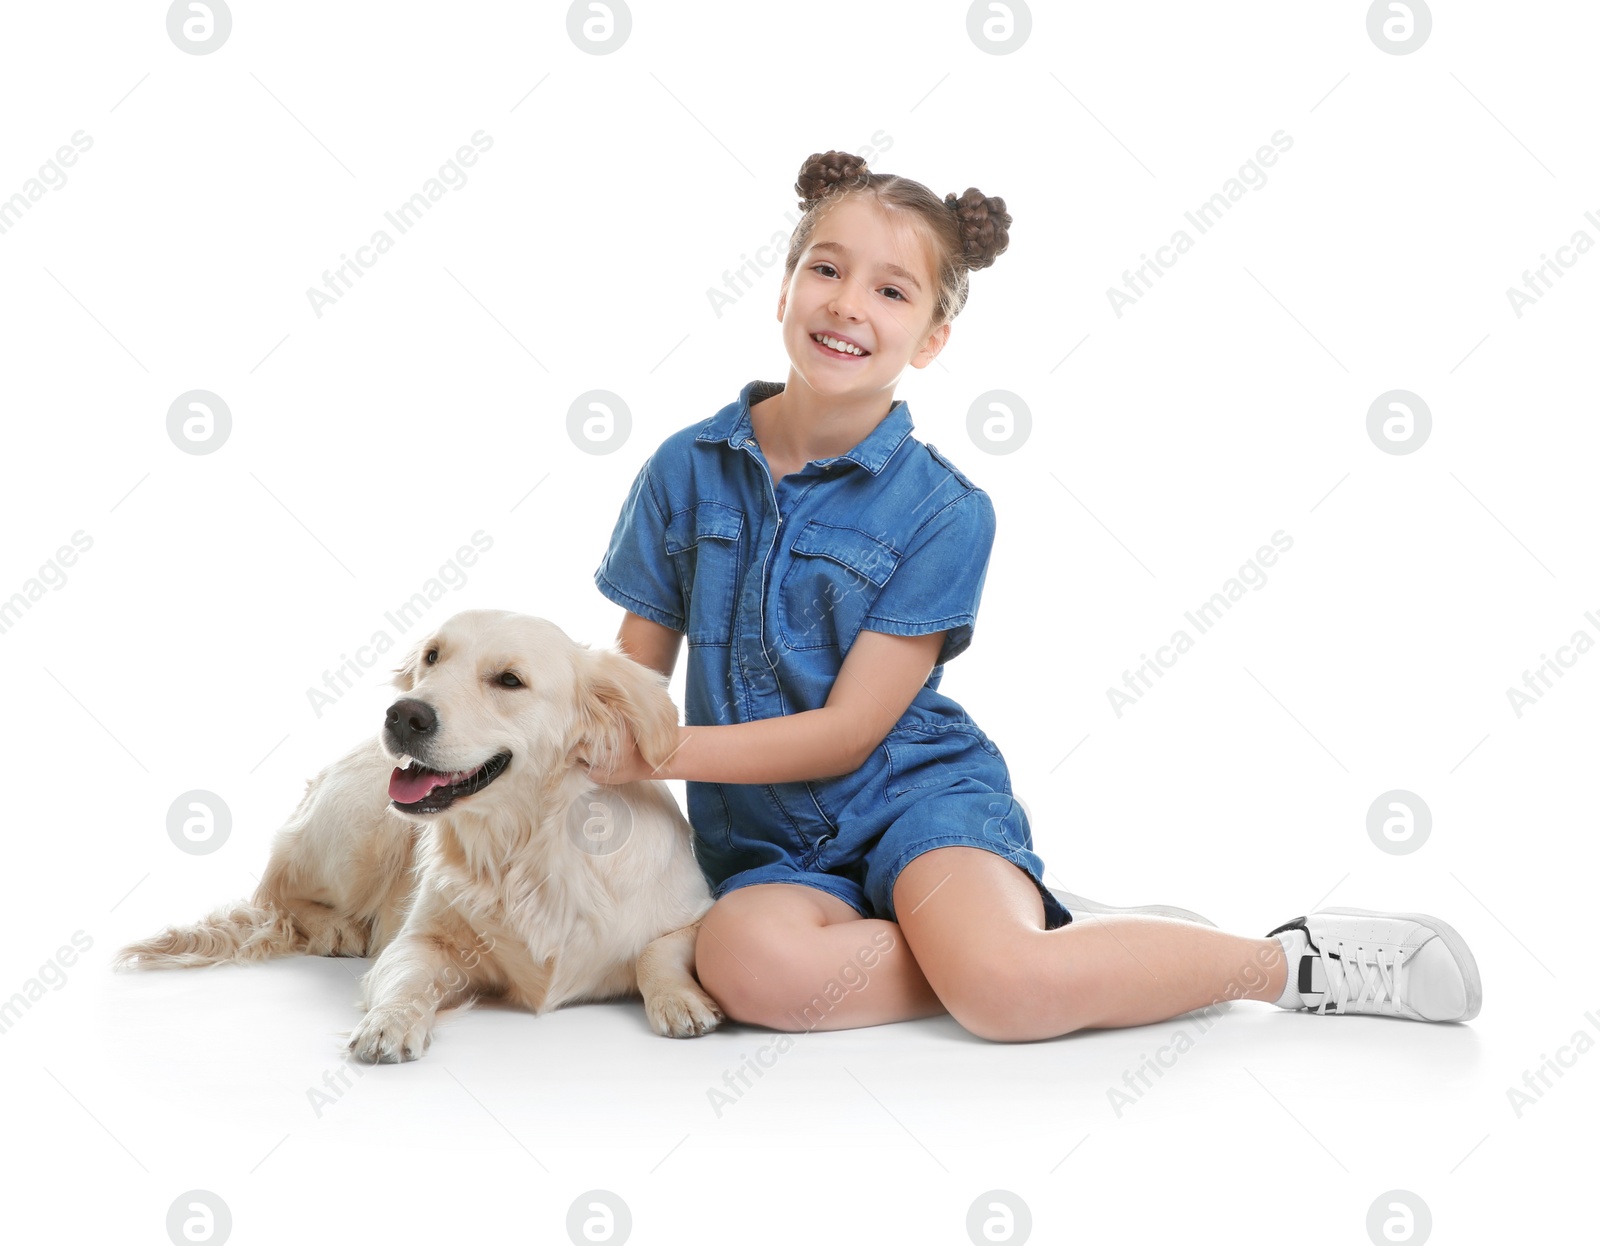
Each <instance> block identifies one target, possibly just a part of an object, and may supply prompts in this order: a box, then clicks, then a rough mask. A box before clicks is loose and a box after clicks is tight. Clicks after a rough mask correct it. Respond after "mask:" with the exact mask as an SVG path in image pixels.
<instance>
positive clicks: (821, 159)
mask: <svg viewBox="0 0 1600 1246" xmlns="http://www.w3.org/2000/svg"><path fill="white" fill-rule="evenodd" d="M867 176H868V174H867V162H866V161H865V160H864V159H862V158H861V157H860V156H857V155H852V154H851V153H850V152H847V151H820V152H815V153H813V154H812V155H811V156H808V157H807V158H806V161H805V163H804V164H802V165H801V166H800V177H799V179H798V180H797V181H796V182H795V184H794V192H795V194H797V195H799V196H800V209H801V211H805V210H806V209H807V208H809V207H811V205H812V204H814V203H816V202H817V201H818V200H819V199H822V198H824V197H825V196H826V195H827V194H828V193H829V192H830V191H831V190H833V189H834V188H835V187H836V186H851V185H854V184H855V183H857V182H860V181H863V180H865V178H866V177H867Z"/></svg>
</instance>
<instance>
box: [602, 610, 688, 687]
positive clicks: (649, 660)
mask: <svg viewBox="0 0 1600 1246" xmlns="http://www.w3.org/2000/svg"><path fill="white" fill-rule="evenodd" d="M617 643H618V644H620V645H621V646H622V651H623V652H624V653H626V654H627V655H628V656H629V657H630V658H632V659H633V660H634V661H635V662H638V663H640V664H642V665H644V666H648V667H651V668H652V669H654V670H658V671H660V672H661V673H662V674H663V675H665V676H666V677H667V678H668V679H671V678H672V672H673V669H674V668H675V667H676V666H677V665H678V651H679V650H680V649H681V648H682V647H683V633H682V632H679V631H675V630H674V629H672V628H670V627H663V626H662V625H661V624H659V623H657V622H656V621H655V620H654V619H647V618H645V617H644V616H642V615H638V614H635V613H634V612H633V611H632V610H627V611H624V612H623V615H622V626H621V627H620V628H618V629H617Z"/></svg>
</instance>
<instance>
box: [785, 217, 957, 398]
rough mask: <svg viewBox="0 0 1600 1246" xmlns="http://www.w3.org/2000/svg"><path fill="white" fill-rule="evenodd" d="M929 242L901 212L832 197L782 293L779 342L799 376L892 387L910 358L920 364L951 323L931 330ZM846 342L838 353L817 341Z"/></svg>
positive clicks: (860, 387)
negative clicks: (847, 346)
mask: <svg viewBox="0 0 1600 1246" xmlns="http://www.w3.org/2000/svg"><path fill="white" fill-rule="evenodd" d="M928 252H929V247H928V245H927V244H926V242H925V241H924V239H923V237H922V235H921V234H920V233H919V232H918V231H917V229H916V227H915V226H914V224H913V223H912V221H911V219H910V218H909V217H908V216H907V214H905V213H903V212H896V213H894V214H892V215H891V214H890V213H888V212H887V211H885V210H884V209H883V208H880V207H878V206H877V204H875V203H873V202H871V201H870V200H868V199H867V198H865V197H863V196H859V195H857V196H851V197H850V198H849V199H846V200H845V201H843V202H842V203H839V204H837V205H836V206H835V207H834V208H833V209H832V210H830V211H829V212H828V214H827V215H826V216H825V217H823V219H822V220H821V221H819V222H818V223H817V226H816V229H815V230H814V231H813V233H812V235H811V242H810V244H809V245H808V246H807V247H806V249H805V251H803V252H802V253H801V256H800V261H799V263H798V264H797V265H796V266H795V270H794V273H793V274H792V275H791V277H790V279H789V281H788V282H787V283H786V284H785V286H784V288H783V292H782V293H781V294H780V295H779V297H778V320H779V321H780V322H781V323H782V325H783V345H784V349H785V350H787V351H788V352H789V360H790V362H791V363H792V364H793V366H794V370H795V372H796V373H798V374H799V375H800V377H801V378H803V379H804V380H805V381H806V383H807V384H808V385H810V387H811V388H812V389H813V390H815V391H817V392H818V393H821V394H829V395H844V394H846V393H853V394H863V393H870V392H874V391H877V390H889V391H892V390H893V388H894V385H895V383H896V381H898V380H899V377H900V374H901V373H902V372H903V371H905V368H906V365H907V364H910V365H911V366H912V367H914V368H925V367H927V366H928V364H929V363H931V362H932V361H933V357H934V356H935V355H937V354H938V353H939V351H940V350H941V349H943V347H944V343H945V340H946V339H947V338H948V337H949V336H950V326H949V325H947V324H945V325H940V326H939V327H938V328H937V329H935V330H932V331H929V329H928V325H929V324H930V322H931V321H932V320H933V313H934V306H935V291H934V274H933V271H932V268H931V265H930V262H929V258H930V257H929V254H928ZM822 336H827V337H831V338H833V339H834V340H835V341H838V342H847V343H851V344H853V345H854V347H856V348H857V349H859V350H861V351H863V352H865V353H864V354H859V355H858V354H855V353H841V352H839V351H837V350H835V349H834V348H833V347H831V346H828V345H826V344H825V343H823V342H820V341H818V340H817V339H818V338H819V337H822Z"/></svg>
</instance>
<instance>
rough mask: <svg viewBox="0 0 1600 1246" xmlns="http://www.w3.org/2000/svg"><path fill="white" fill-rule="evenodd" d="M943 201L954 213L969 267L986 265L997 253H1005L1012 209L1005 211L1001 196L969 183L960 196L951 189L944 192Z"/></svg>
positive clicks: (992, 261)
mask: <svg viewBox="0 0 1600 1246" xmlns="http://www.w3.org/2000/svg"><path fill="white" fill-rule="evenodd" d="M944 204H945V207H947V208H949V209H950V210H951V211H952V212H954V213H955V216H956V222H957V224H958V226H959V227H960V230H961V248H962V253H963V255H964V256H965V258H966V262H967V267H968V268H971V269H978V268H988V267H989V265H990V264H993V263H994V262H995V258H996V257H997V256H1000V255H1002V254H1004V252H1005V249H1006V247H1007V246H1008V245H1009V244H1010V242H1011V236H1010V234H1009V233H1008V232H1007V231H1008V230H1009V228H1010V226H1011V213H1009V212H1007V211H1006V201H1005V200H1004V199H1001V198H999V197H998V196H996V195H985V194H983V193H982V192H981V191H980V190H978V189H977V187H975V186H969V187H967V193H966V194H964V195H961V196H959V197H957V196H956V194H955V193H954V192H952V193H950V194H948V195H946V196H945V197H944Z"/></svg>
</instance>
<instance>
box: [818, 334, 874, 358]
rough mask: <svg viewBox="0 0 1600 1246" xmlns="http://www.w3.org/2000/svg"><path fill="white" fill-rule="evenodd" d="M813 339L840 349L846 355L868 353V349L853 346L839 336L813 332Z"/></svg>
mask: <svg viewBox="0 0 1600 1246" xmlns="http://www.w3.org/2000/svg"><path fill="white" fill-rule="evenodd" d="M812 340H813V341H817V342H821V343H822V344H823V345H824V346H830V347H832V348H833V349H834V350H836V351H839V352H840V353H841V354H845V355H864V354H866V353H867V352H866V351H864V350H862V349H861V348H860V347H859V346H851V345H850V343H848V342H841V341H840V340H839V339H838V338H836V337H829V336H828V335H827V334H826V333H817V334H813V335H812Z"/></svg>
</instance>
